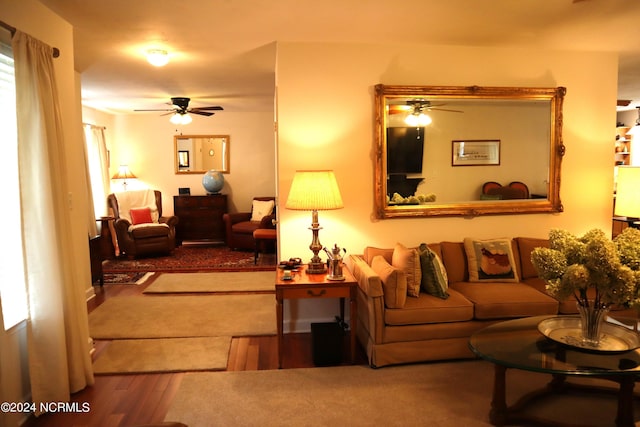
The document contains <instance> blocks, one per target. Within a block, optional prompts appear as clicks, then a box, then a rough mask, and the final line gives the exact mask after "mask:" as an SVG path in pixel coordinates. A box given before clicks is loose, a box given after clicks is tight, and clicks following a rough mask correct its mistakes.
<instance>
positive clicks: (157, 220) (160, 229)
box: [107, 190, 178, 259]
mask: <svg viewBox="0 0 640 427" xmlns="http://www.w3.org/2000/svg"><path fill="white" fill-rule="evenodd" d="M107 203H108V206H109V208H110V209H111V210H112V212H113V217H114V218H115V221H114V228H115V230H116V237H117V239H118V247H119V248H120V254H124V255H126V256H127V258H129V259H133V258H138V257H141V256H144V255H152V254H169V253H171V252H172V251H173V249H174V248H175V246H176V230H175V226H176V224H177V223H178V217H177V216H168V217H164V216H162V193H161V192H160V191H158V190H139V191H126V192H122V193H116V194H109V196H108V197H107ZM125 209H128V211H126V212H125Z"/></svg>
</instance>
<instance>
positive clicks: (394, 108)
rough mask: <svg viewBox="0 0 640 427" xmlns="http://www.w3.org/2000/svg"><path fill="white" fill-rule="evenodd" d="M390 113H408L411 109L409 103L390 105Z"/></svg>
mask: <svg viewBox="0 0 640 427" xmlns="http://www.w3.org/2000/svg"><path fill="white" fill-rule="evenodd" d="M387 107H388V111H389V114H398V113H406V112H407V111H410V110H411V107H409V106H408V105H388V106H387Z"/></svg>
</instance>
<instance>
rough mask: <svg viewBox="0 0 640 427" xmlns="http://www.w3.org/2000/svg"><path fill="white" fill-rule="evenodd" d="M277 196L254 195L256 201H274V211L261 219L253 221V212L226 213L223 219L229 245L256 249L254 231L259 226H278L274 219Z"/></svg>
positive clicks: (233, 247) (236, 247)
mask: <svg viewBox="0 0 640 427" xmlns="http://www.w3.org/2000/svg"><path fill="white" fill-rule="evenodd" d="M275 199H276V198H275V197H254V198H253V200H254V202H255V201H262V202H264V201H270V200H273V201H274V208H273V211H272V212H271V213H270V214H269V215H266V216H263V217H261V219H260V220H259V221H257V220H254V221H252V220H251V218H252V216H253V204H252V212H235V213H226V214H224V215H223V217H222V219H223V221H224V224H225V229H226V239H227V246H229V248H231V249H234V250H235V249H243V250H251V251H253V250H255V248H256V242H255V240H254V238H253V232H254V231H256V230H257V229H258V228H276V226H275V224H274V220H275V218H276V213H275Z"/></svg>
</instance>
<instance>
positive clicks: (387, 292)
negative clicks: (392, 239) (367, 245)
mask: <svg viewBox="0 0 640 427" xmlns="http://www.w3.org/2000/svg"><path fill="white" fill-rule="evenodd" d="M371 269H372V270H373V271H374V272H375V273H376V274H377V275H378V276H379V277H380V281H382V292H384V305H386V306H387V308H402V307H404V304H405V302H406V301H407V276H406V275H405V274H404V271H401V270H400V269H398V268H395V267H393V266H392V265H391V264H389V263H388V262H387V260H386V259H384V258H383V257H382V256H381V255H376V256H374V257H373V260H372V261H371Z"/></svg>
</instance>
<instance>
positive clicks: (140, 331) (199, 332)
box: [89, 294, 277, 339]
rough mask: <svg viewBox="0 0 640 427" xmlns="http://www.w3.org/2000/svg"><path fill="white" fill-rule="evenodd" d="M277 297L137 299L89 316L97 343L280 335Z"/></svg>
mask: <svg viewBox="0 0 640 427" xmlns="http://www.w3.org/2000/svg"><path fill="white" fill-rule="evenodd" d="M275 304H276V299H275V296H274V295H271V294H266V295H199V296H166V295H162V296H132V297H114V298H110V299H108V300H106V301H105V302H104V303H103V304H101V305H100V306H99V307H98V308H96V309H95V310H93V311H92V312H91V313H89V332H90V334H91V337H92V338H94V339H122V338H172V337H220V336H226V337H233V336H258V335H275V334H276V333H277V329H276V310H275Z"/></svg>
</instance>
